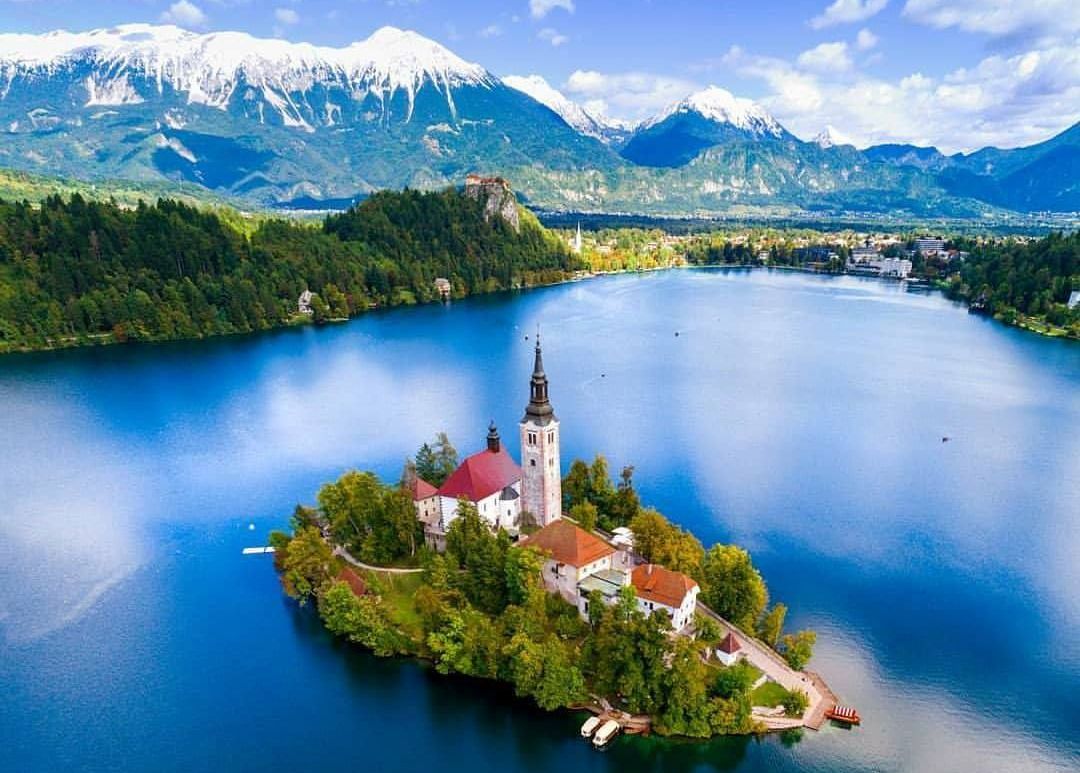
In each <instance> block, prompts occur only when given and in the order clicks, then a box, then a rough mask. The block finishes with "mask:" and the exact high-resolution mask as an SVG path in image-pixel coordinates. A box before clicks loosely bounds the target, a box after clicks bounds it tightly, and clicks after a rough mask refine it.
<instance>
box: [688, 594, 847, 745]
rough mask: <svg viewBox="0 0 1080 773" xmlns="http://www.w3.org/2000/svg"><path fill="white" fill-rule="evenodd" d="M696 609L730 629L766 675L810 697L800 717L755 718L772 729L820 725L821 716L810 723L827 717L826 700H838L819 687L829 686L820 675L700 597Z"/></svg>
mask: <svg viewBox="0 0 1080 773" xmlns="http://www.w3.org/2000/svg"><path fill="white" fill-rule="evenodd" d="M697 609H698V612H700V613H701V614H703V615H705V616H706V617H708V618H711V619H712V620H714V621H716V622H717V623H719V624H720V625H721V626H722V627H723V628H724V629H725V630H727V631H730V632H731V634H732V635H733V636H734V637H735V639H736V641H738V642H739V647H740V648H741V650H742V652H743V654H744V656H745V658H746V660H747V661H748V662H749V663H750V664H751V665H752V666H754V667H756V668H758V669H759V670H760V671H761V672H762V673H763V674H764V675H765V676H767V677H769V678H770V679H772V680H773V681H774V682H776V683H777V684H779V685H780V686H781V687H783V688H784V689H786V690H791V691H794V690H802V691H803V692H804V693H806V697H807V698H808V699H809V705H808V706H807V708H806V711H805V712H804V713H803V716H802V718H801V719H793V718H779V717H777V718H771V717H769V718H767V717H763V716H757V715H755V717H754V718H755V719H758V720H760V721H762V722H763V723H764V724H765V725H766V726H767V727H768V728H769V729H770V730H781V729H786V728H789V727H797V726H799V725H805V726H807V727H811V728H813V729H814V730H817V729H818V728H819V727H821V721H820V720H818V721H817V725H816V726H815V725H813V724H811V722H813V721H814V720H815V719H817V717H818V715H819V714H820V716H821V717H824V715H825V712H826V711H827V710H828V708H829V706H826V705H825V704H827V703H828V702H829V701H830V699H831V700H832V702H833V703H834V704H835V696H833V694H832V692H831V691H830V692H828V693H827V694H828V697H826V695H825V694H824V693H823V691H822V690H821V689H820V688H819V686H820V687H824V688H825V691H828V687H827V686H826V685H825V682H824V681H823V680H822V679H821V677H820V676H817V675H816V674H805V673H803V672H802V671H796V670H795V669H793V668H792V667H791V666H789V665H788V664H787V661H786V660H784V659H783V658H782V657H780V656H779V655H778V654H777V653H776V651H775V650H773V648H772V647H770V646H768V645H767V644H765V642H763V641H761V640H760V639H757V638H756V637H753V636H750V635H748V634H747V633H745V632H744V631H743V630H742V629H741V628H739V627H738V626H737V625H735V624H734V623H730V622H728V621H727V620H725V619H724V618H722V617H721V616H720V615H718V614H716V612H713V611H712V610H711V609H709V608H708V607H707V606H705V605H704V604H702V603H701V602H700V601H699V602H698V605H697ZM793 723H794V724H793Z"/></svg>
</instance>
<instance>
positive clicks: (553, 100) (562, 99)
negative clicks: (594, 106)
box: [502, 75, 634, 144]
mask: <svg viewBox="0 0 1080 773" xmlns="http://www.w3.org/2000/svg"><path fill="white" fill-rule="evenodd" d="M502 81H503V83H505V84H506V85H507V86H509V87H510V88H513V89H517V90H518V91H521V92H523V93H525V94H528V95H529V96H530V97H532V98H533V99H535V100H536V101H537V102H539V103H540V104H542V105H545V106H546V107H548V108H550V109H551V110H552V111H554V112H555V113H556V114H558V115H559V117H560V118H562V119H563V120H564V121H566V123H567V124H568V125H569V126H570V127H571V128H573V129H575V130H576V131H578V132H579V133H580V134H584V135H585V136H586V137H595V138H596V139H598V140H600V141H601V142H605V143H609V144H611V143H619V142H621V141H623V140H625V139H626V138H627V137H628V136H629V135H630V133H631V132H632V131H633V130H634V125H633V124H632V123H630V122H628V121H620V120H617V119H611V118H608V117H606V116H602V115H594V114H593V113H591V112H589V111H588V110H586V109H585V108H584V107H582V106H581V105H579V104H578V103H577V102H574V101H573V100H572V99H570V98H569V97H567V96H566V95H565V94H563V93H562V92H561V91H559V90H558V89H556V88H555V87H554V86H552V85H551V84H550V83H548V82H547V80H545V79H544V77H543V76H541V75H507V76H506V77H504V78H503V79H502Z"/></svg>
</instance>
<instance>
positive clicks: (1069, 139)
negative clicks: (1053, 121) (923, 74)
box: [863, 123, 1080, 212]
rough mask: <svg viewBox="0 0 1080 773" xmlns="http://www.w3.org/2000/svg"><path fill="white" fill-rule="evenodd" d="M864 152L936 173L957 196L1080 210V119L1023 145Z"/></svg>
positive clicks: (1028, 208)
mask: <svg viewBox="0 0 1080 773" xmlns="http://www.w3.org/2000/svg"><path fill="white" fill-rule="evenodd" d="M863 153H864V154H865V155H866V157H867V158H869V159H871V160H873V161H879V162H882V163H886V164H890V165H892V166H898V167H912V168H916V169H921V170H923V171H926V172H932V173H934V175H935V179H936V181H937V183H938V184H939V185H940V186H941V188H942V189H943V190H945V191H946V192H948V193H950V194H953V195H955V196H963V197H968V198H974V199H978V200H980V201H985V202H987V203H989V204H993V205H996V206H1000V207H1005V208H1008V209H1015V210H1018V211H1023V212H1032V211H1054V212H1075V211H1078V210H1080V123H1078V124H1075V125H1073V126H1072V127H1071V128H1069V129H1066V130H1065V131H1063V132H1061V133H1060V134H1058V135H1056V136H1054V137H1051V138H1050V139H1049V140H1046V141H1045V142H1040V143H1038V144H1035V145H1029V146H1027V147H1022V148H1011V149H1007V150H1003V149H1000V148H982V149H981V150H977V151H975V152H974V153H968V154H963V153H957V154H955V155H952V156H946V155H945V154H944V153H942V152H941V151H940V150H938V149H937V148H933V147H930V148H925V147H918V146H915V145H876V146H874V147H870V148H867V149H866V150H865V151H863Z"/></svg>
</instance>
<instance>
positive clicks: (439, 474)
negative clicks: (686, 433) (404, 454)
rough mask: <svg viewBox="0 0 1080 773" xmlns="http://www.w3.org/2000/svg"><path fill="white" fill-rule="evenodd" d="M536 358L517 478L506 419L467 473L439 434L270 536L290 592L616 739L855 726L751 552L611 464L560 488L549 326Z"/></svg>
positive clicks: (355, 628) (342, 629) (354, 625)
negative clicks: (702, 526)
mask: <svg viewBox="0 0 1080 773" xmlns="http://www.w3.org/2000/svg"><path fill="white" fill-rule="evenodd" d="M534 345H535V359H534V364H533V372H532V374H531V377H530V379H529V401H528V403H527V406H526V408H525V412H524V415H523V416H522V418H521V421H520V423H519V428H518V429H519V432H518V435H519V439H520V460H521V461H520V465H519V463H518V462H517V461H515V459H514V458H513V457H512V456H511V454H510V452H509V450H508V448H507V447H506V445H505V444H504V442H503V440H502V437H501V436H500V434H499V431H498V428H497V427H496V426H495V424H494V423H491V424H490V425H489V426H488V429H487V434H486V438H485V445H484V447H483V448H482V450H480V451H478V452H477V453H474V454H472V455H470V456H468V457H467V458H465V459H464V460H463V461H460V462H459V461H458V457H457V452H456V450H455V449H454V447H453V446H452V444H451V443H450V440H449V438H448V437H447V436H446V435H445V434H440V435H439V436H438V437H437V438H436V440H435V442H434V443H433V444H424V445H423V446H422V447H421V448H420V449H419V451H418V452H417V454H416V456H415V458H413V459H410V460H408V462H407V463H406V465H405V468H404V470H403V472H402V476H401V479H400V480H399V481H397V482H394V483H390V484H387V483H384V482H382V481H380V480H379V479H378V477H377V476H376V475H374V474H373V473H370V472H358V471H350V472H347V473H345V474H344V475H343V476H342V477H341V478H340V479H339V480H337V481H336V482H333V483H328V484H326V485H325V486H323V487H322V489H321V490H320V491H319V493H318V505H317V507H305V506H300V505H298V506H297V508H296V510H295V512H294V513H293V515H292V519H291V533H288V534H286V533H283V532H274V533H273V534H272V535H271V538H270V542H271V545H272V547H273V548H274V550H275V565H276V567H277V569H278V571H279V573H280V579H281V583H282V586H283V588H284V591H285V592H286V593H287V594H288V595H289V596H290V597H292V598H294V599H296V600H297V602H298V603H299V604H300V605H306V604H308V603H314V605H315V607H316V608H317V610H318V614H319V615H320V617H321V619H322V621H323V623H324V624H325V626H326V628H327V629H328V630H329V631H331V632H332V633H334V634H335V635H337V636H340V637H342V638H344V639H346V640H348V641H349V642H352V643H354V644H356V645H359V646H361V647H364V648H366V649H368V650H371V651H372V652H374V653H375V654H376V655H382V656H392V655H405V656H415V657H419V658H424V659H426V660H429V661H430V662H431V663H433V664H434V667H435V669H437V670H438V671H439V672H440V673H444V674H450V673H455V674H463V675H466V676H470V677H476V678H483V679H495V680H501V681H504V682H508V683H509V684H511V685H512V686H513V689H514V691H515V692H516V694H517V695H519V696H521V697H523V698H528V699H531V700H532V701H534V702H535V703H536V705H538V706H539V707H541V708H543V709H547V710H555V709H578V710H588V711H591V712H593V713H594V714H596V715H598V717H599V718H601V719H602V720H604V721H605V722H614V723H615V724H614V725H608V727H609V728H611V729H612V731H613V730H614V729H616V728H621V729H622V730H623V731H624V732H627V733H646V732H655V733H658V734H662V735H677V736H686V737H692V738H707V737H710V736H713V735H717V734H748V733H763V732H767V731H786V732H796V733H797V732H800V729H801V728H803V727H808V728H813V729H817V728H820V727H821V726H822V724H823V723H824V722H825V721H826V717H830V716H836V717H837V718H842V714H839V715H838V714H837V700H836V697H835V696H834V695H833V694H832V692H831V691H830V690H829V688H828V686H827V685H826V684H825V682H824V681H823V680H822V678H821V677H820V676H818V675H817V674H815V673H812V672H809V671H805V670H804V669H805V667H806V664H807V662H808V661H809V659H810V656H811V653H812V648H813V646H814V643H815V639H816V635H815V634H814V632H813V631H800V632H794V633H786V634H785V633H784V630H783V629H784V621H785V616H786V613H787V609H786V607H785V606H784V605H783V604H782V603H773V604H771V605H770V604H769V596H768V592H767V589H766V586H765V582H764V580H763V579H762V577H761V575H760V574H759V572H758V571H757V570H756V569H755V567H754V565H753V563H752V561H751V558H750V555H749V554H748V553H747V552H746V551H745V550H743V549H742V548H740V547H738V546H735V545H714V546H712V547H711V548H709V549H708V550H706V549H705V548H704V547H703V546H702V544H701V543H700V541H698V539H697V538H696V537H694V535H693V534H691V533H689V532H687V531H684V530H683V529H681V528H679V527H678V526H677V525H675V524H673V523H671V522H670V521H668V520H667V519H666V518H665V517H664V516H663V515H661V514H660V513H659V512H657V511H656V510H654V509H651V508H647V507H644V506H642V504H641V502H640V500H639V498H638V495H637V492H636V490H635V488H634V483H633V468H631V467H627V468H624V469H623V470H622V472H621V475H620V476H619V478H620V479H619V482H618V483H617V484H616V483H613V482H612V480H611V476H610V473H609V470H608V466H607V462H606V460H605V459H604V457H603V456H597V457H596V458H595V459H594V460H593V462H592V463H591V464H587V463H586V462H584V461H582V460H575V461H574V462H573V463H572V464H571V465H570V468H569V472H568V474H567V475H566V477H565V478H563V477H562V476H561V469H562V467H561V454H560V442H561V440H560V422H559V419H558V417H557V416H556V414H555V411H554V407H553V405H552V402H551V399H550V396H549V383H548V378H547V374H546V372H545V370H544V364H543V352H542V349H541V343H540V337H539V333H538V334H537V335H536V338H535V344H534ZM856 716H857V715H856ZM596 726H597V725H596V723H593V724H592V725H590V726H589V727H592V728H595V727H596ZM583 732H585V731H584V730H583ZM605 733H608V731H605ZM607 737H608V736H607V735H605V739H606V738H607Z"/></svg>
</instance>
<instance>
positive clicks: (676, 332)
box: [675, 330, 679, 338]
mask: <svg viewBox="0 0 1080 773" xmlns="http://www.w3.org/2000/svg"><path fill="white" fill-rule="evenodd" d="M675 337H676V338H678V337H679V331H678V330H676V331H675Z"/></svg>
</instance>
